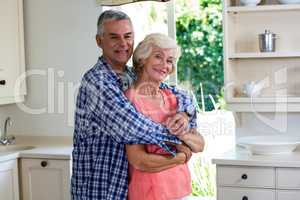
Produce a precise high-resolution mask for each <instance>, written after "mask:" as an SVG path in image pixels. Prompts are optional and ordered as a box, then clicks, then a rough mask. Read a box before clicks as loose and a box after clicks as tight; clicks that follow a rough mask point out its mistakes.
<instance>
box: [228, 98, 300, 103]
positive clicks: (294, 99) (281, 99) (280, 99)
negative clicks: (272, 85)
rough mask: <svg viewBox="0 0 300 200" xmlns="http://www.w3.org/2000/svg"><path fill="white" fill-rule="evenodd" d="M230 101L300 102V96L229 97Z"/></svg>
mask: <svg viewBox="0 0 300 200" xmlns="http://www.w3.org/2000/svg"><path fill="white" fill-rule="evenodd" d="M227 101H228V102H230V103H299V104H300V96H299V97H295V96H293V97H291V96H287V97H283V96H279V97H254V98H250V97H234V98H229V99H228V100H227Z"/></svg>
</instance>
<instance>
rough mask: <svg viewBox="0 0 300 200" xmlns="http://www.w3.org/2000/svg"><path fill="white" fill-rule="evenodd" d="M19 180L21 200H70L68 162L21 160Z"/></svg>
mask: <svg viewBox="0 0 300 200" xmlns="http://www.w3.org/2000/svg"><path fill="white" fill-rule="evenodd" d="M21 180H22V184H21V187H22V194H21V196H22V199H23V200H69V199H71V197H70V160H51V159H23V158H22V159H21ZM0 199H2V198H0Z"/></svg>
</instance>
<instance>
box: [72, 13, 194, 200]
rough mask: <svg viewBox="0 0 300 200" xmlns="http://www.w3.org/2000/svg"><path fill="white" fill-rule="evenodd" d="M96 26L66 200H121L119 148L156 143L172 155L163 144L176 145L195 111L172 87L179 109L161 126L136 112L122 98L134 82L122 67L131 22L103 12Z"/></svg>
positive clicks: (123, 177) (123, 162) (124, 184)
mask: <svg viewBox="0 0 300 200" xmlns="http://www.w3.org/2000/svg"><path fill="white" fill-rule="evenodd" d="M97 25H98V32H97V36H96V41H97V44H98V46H99V47H100V48H101V49H102V50H103V55H102V56H101V57H100V58H99V59H98V62H97V63H96V65H95V66H94V67H93V68H91V69H90V70H89V71H88V72H86V73H85V75H84V76H83V78H82V82H81V86H80V89H79V93H78V97H77V104H76V111H75V130H74V149H73V171H72V199H74V200H119V199H120V200H126V198H127V190H128V162H127V159H126V154H125V146H124V144H158V145H159V146H160V147H162V148H164V149H165V150H167V151H169V152H171V153H173V155H175V152H173V151H172V150H170V149H169V147H168V146H167V145H166V143H165V142H171V143H180V141H179V140H178V139H177V137H176V136H175V135H177V134H181V133H183V132H184V131H185V130H186V128H187V123H185V121H187V120H186V119H187V117H186V115H188V116H192V115H194V113H195V108H194V106H193V105H192V102H191V98H189V97H188V96H187V95H186V94H184V93H181V92H179V91H177V90H176V89H175V88H172V91H173V93H174V94H175V95H176V97H177V99H178V102H179V105H178V107H179V109H178V114H177V115H175V116H174V117H173V118H172V119H170V120H169V121H168V124H167V125H166V127H164V126H162V125H160V124H157V123H154V122H153V121H151V120H150V119H149V118H147V117H145V116H144V115H142V114H141V113H139V112H137V111H136V110H135V108H134V107H133V106H132V105H131V103H129V101H128V100H127V99H126V97H125V96H124V94H123V91H124V90H125V89H127V88H128V86H129V85H130V84H131V83H132V82H133V80H134V78H135V75H134V74H133V73H132V72H131V71H130V69H129V68H128V67H127V66H126V63H127V61H128V60H129V58H130V57H131V55H132V50H133V37H134V33H133V28H132V24H131V21H130V19H129V17H128V16H127V15H126V14H124V13H122V12H120V11H113V10H109V11H105V12H103V13H102V14H101V15H100V17H99V19H98V24H97ZM161 87H167V86H166V85H162V86H161ZM192 118H193V117H190V119H192ZM193 123H195V120H190V122H189V124H188V125H189V126H193ZM170 133H172V134H170Z"/></svg>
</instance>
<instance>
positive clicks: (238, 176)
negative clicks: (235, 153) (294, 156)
mask: <svg viewBox="0 0 300 200" xmlns="http://www.w3.org/2000/svg"><path fill="white" fill-rule="evenodd" d="M299 199H300V168H284V167H259V166H257V167H256V166H254V167H250V166H249V167H248V166H230V165H217V200H299Z"/></svg>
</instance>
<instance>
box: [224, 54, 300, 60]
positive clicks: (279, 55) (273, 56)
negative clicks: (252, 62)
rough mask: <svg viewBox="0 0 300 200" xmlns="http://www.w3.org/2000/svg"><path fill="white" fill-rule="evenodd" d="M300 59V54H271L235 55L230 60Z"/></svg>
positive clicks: (230, 56)
mask: <svg viewBox="0 0 300 200" xmlns="http://www.w3.org/2000/svg"><path fill="white" fill-rule="evenodd" d="M293 57H300V52H271V53H260V52H257V53H233V54H231V55H229V59H239V58H240V59H244V58H293Z"/></svg>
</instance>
